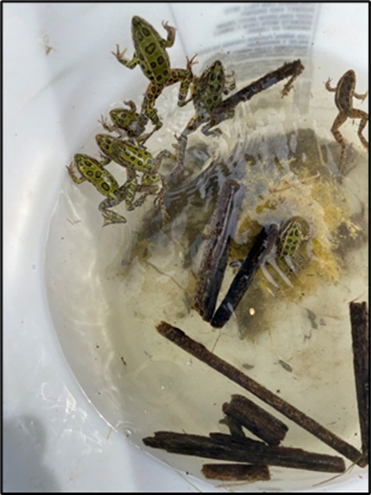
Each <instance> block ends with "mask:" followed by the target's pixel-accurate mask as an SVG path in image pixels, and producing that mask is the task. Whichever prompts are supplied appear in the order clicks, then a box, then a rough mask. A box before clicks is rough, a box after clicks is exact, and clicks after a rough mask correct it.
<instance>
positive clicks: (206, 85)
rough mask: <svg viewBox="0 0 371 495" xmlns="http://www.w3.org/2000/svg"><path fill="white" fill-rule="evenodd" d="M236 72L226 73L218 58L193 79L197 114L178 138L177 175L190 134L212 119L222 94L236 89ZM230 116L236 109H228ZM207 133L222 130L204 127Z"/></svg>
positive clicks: (194, 103)
mask: <svg viewBox="0 0 371 495" xmlns="http://www.w3.org/2000/svg"><path fill="white" fill-rule="evenodd" d="M235 87H236V83H235V77H234V73H233V72H232V73H231V74H226V73H225V70H224V67H223V64H222V63H221V62H220V60H216V61H215V62H214V63H213V64H212V65H211V66H210V67H208V68H207V69H206V70H204V72H203V73H202V74H201V76H200V77H196V76H193V81H192V87H191V92H192V101H193V105H194V108H195V111H196V113H195V115H194V116H193V117H192V118H191V120H190V121H189V122H188V124H187V126H186V128H185V129H184V131H183V132H182V133H181V135H180V136H179V137H178V138H177V139H178V145H177V148H178V159H177V161H178V165H177V167H176V168H175V169H174V171H173V172H172V173H173V174H174V175H177V174H178V173H179V172H180V170H181V169H182V168H183V164H184V155H185V149H186V146H187V140H188V136H189V134H191V133H192V132H194V131H196V130H197V129H198V128H199V127H200V126H201V125H202V124H205V123H207V122H209V121H210V119H211V118H212V115H213V110H214V108H215V107H217V106H218V105H219V104H220V103H221V101H222V95H223V94H225V95H226V94H228V93H229V92H230V91H232V90H233V89H235ZM228 116H229V117H233V116H234V109H231V110H229V111H228ZM202 132H203V133H204V134H205V135H209V134H220V130H219V129H216V130H214V131H210V130H209V129H208V128H206V129H203V130H202Z"/></svg>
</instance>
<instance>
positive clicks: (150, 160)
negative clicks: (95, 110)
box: [95, 134, 176, 218]
mask: <svg viewBox="0 0 371 495" xmlns="http://www.w3.org/2000/svg"><path fill="white" fill-rule="evenodd" d="M95 139H96V142H97V144H98V146H99V148H100V150H101V151H102V152H103V154H104V156H105V157H106V159H105V160H104V162H103V163H104V165H106V164H108V163H109V162H110V161H111V160H113V161H114V162H116V163H118V164H119V165H121V166H122V167H125V168H126V169H127V171H128V173H130V172H133V171H134V172H142V173H143V176H142V180H141V183H140V184H138V181H137V178H136V176H134V177H130V178H128V181H129V182H130V181H131V183H132V184H135V190H136V191H141V192H144V196H145V197H146V196H148V195H149V194H156V193H158V194H157V196H156V199H155V201H156V202H159V204H160V206H161V210H162V214H163V217H164V218H167V213H166V210H165V206H164V202H163V197H164V194H165V191H166V181H165V178H164V177H163V175H161V174H160V173H159V172H158V170H159V168H160V165H161V163H162V161H163V159H164V158H171V159H173V160H175V158H176V157H175V156H174V155H173V154H172V153H170V152H169V151H167V150H163V151H161V152H160V153H159V154H158V155H157V156H156V157H153V156H152V155H151V153H149V151H147V150H146V149H144V148H143V147H140V146H137V145H135V144H133V143H132V142H130V141H123V140H120V139H117V138H114V137H112V136H109V135H108V134H98V135H97V136H96V137H95ZM160 184H161V189H160V191H159V192H158V187H157V186H158V185H160ZM155 186H156V187H155Z"/></svg>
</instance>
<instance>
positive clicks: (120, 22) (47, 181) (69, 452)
mask: <svg viewBox="0 0 371 495" xmlns="http://www.w3.org/2000/svg"><path fill="white" fill-rule="evenodd" d="M229 5H234V4H229ZM224 8H225V4H183V5H176V4H165V3H163V4H162V3H153V4H151V3H149V4H134V3H133V4H130V3H126V4H125V3H124V4H111V3H109V4H104V3H95V4H69V3H67V4H56V3H54V4H47V3H46V4H22V5H17V4H5V6H4V70H5V77H4V117H5V119H4V124H5V126H4V193H5V198H4V199H5V202H4V206H5V224H4V234H5V237H4V241H5V242H4V276H5V285H4V289H5V291H4V292H5V295H4V301H5V305H4V346H5V355H4V371H5V376H4V400H5V408H4V453H5V458H4V468H5V471H4V475H5V478H4V489H5V491H24V492H34V491H52V492H53V491H55V492H58V491H64V492H69V491H70V492H75V491H103V492H107V491H139V492H140V491H158V492H163V491H165V492H177V491H198V490H197V489H196V486H197V487H198V489H199V490H201V491H205V492H208V491H214V490H213V488H212V487H211V486H210V485H208V484H206V483H204V484H203V483H201V482H199V481H195V480H193V479H192V480H187V478H186V476H184V475H180V474H178V473H177V472H175V471H174V470H172V469H170V468H167V467H166V466H164V465H162V464H160V463H159V462H158V461H156V460H154V459H152V458H151V457H150V456H148V455H147V454H144V453H142V452H141V451H139V450H138V449H137V448H135V447H134V446H133V445H131V444H130V442H129V441H128V440H126V439H124V438H122V437H121V436H119V435H118V434H116V433H115V432H113V431H112V430H111V429H110V428H109V426H108V425H107V424H106V422H105V421H104V420H103V419H102V418H100V417H99V415H98V414H97V412H96V410H95V409H94V408H93V407H92V406H91V404H90V403H89V401H88V399H87V398H86V396H85V395H84V394H83V392H82V391H81V389H80V388H79V385H78V384H77V382H76V380H75V378H74V376H73V375H72V373H71V372H70V370H69V368H68V365H67V363H66V361H65V358H64V356H63V354H62V352H61V350H60V347H59V344H58V340H57V338H56V335H55V333H54V330H53V325H52V321H51V318H50V315H49V310H48V306H47V302H46V294H45V287H44V274H43V261H44V250H45V240H46V236H47V229H48V223H49V220H50V217H51V215H52V212H53V208H54V205H55V202H56V198H57V196H58V193H59V191H60V188H61V183H62V180H64V178H65V174H66V170H65V167H64V166H65V165H66V164H68V163H69V161H70V159H71V156H72V155H73V153H74V152H75V150H76V149H78V148H79V146H81V144H82V143H84V139H85V136H86V134H87V132H88V131H89V129H88V130H87V126H90V125H91V126H93V125H95V122H96V119H97V116H99V115H100V113H105V112H106V109H107V108H108V107H109V105H110V103H111V102H112V100H115V98H116V96H117V94H118V88H120V85H122V93H124V89H125V88H124V84H127V85H131V84H134V82H135V81H136V79H137V74H135V72H134V71H129V70H127V71H125V70H124V69H123V68H122V67H121V66H119V64H117V63H115V60H114V57H113V56H112V55H111V53H110V51H111V50H112V49H114V47H115V43H120V45H121V47H125V46H127V47H128V49H129V53H130V54H131V50H132V48H131V47H132V43H131V39H130V21H131V17H132V16H133V15H135V14H138V15H141V16H143V17H145V18H146V19H148V20H149V21H150V22H151V23H152V24H154V25H156V26H159V25H160V23H161V21H162V20H164V19H167V20H169V21H170V24H171V25H172V24H173V22H174V19H175V20H176V21H179V22H178V24H177V23H175V25H176V26H177V27H178V29H179V33H178V34H179V37H178V39H177V42H176V43H175V46H174V47H173V48H172V49H171V57H172V58H174V60H175V61H176V62H177V63H178V62H179V64H180V63H183V62H184V52H183V48H182V44H181V41H183V43H185V45H186V46H187V54H188V55H190V54H192V53H193V52H197V51H198V50H202V47H205V45H207V43H208V41H209V40H208V38H207V37H206V39H205V32H207V29H208V28H207V26H206V24H205V23H206V21H207V25H208V26H210V25H212V23H213V22H215V20H217V19H218V18H220V15H222V12H223V9H224ZM367 9H368V6H367V4H359V3H345V4H324V5H322V6H321V9H320V12H319V18H318V23H317V27H316V35H315V38H314V48H316V49H320V50H322V51H323V52H325V53H326V55H331V54H334V56H336V57H337V58H340V59H343V60H344V61H346V62H348V66H349V67H348V66H346V67H345V69H348V68H350V67H355V68H356V67H362V68H366V67H367V60H368V53H367V48H368V45H367V41H368V40H367V36H368V11H367ZM124 74H125V77H124ZM120 91H121V89H120ZM123 96H124V94H123ZM77 249H78V247H77ZM367 484H368V480H367V477H366V476H364V477H363V478H359V477H355V478H354V479H353V480H352V482H351V483H347V484H346V485H344V486H338V487H337V488H336V489H334V488H331V492H334V491H338V492H348V491H354V492H366V491H367ZM319 488H320V487H319ZM327 490H328V489H326V488H325V487H322V491H327Z"/></svg>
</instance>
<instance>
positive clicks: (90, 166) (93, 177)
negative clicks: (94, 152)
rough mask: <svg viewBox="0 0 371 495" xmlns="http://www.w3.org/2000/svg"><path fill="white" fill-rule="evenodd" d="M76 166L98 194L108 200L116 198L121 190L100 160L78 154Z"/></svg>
mask: <svg viewBox="0 0 371 495" xmlns="http://www.w3.org/2000/svg"><path fill="white" fill-rule="evenodd" d="M75 165H76V167H77V170H78V171H79V172H80V174H81V175H82V176H83V177H85V178H86V179H87V180H88V181H89V182H90V183H91V184H92V185H93V186H94V187H95V188H96V189H97V191H98V192H100V193H101V194H103V195H104V196H106V197H107V198H114V197H115V196H116V192H117V189H118V188H119V185H118V182H117V181H116V179H115V178H114V176H113V175H112V174H110V173H109V172H108V170H106V169H105V168H103V167H102V166H101V164H100V163H99V162H98V160H95V159H94V158H91V157H90V156H88V155H83V154H76V155H75Z"/></svg>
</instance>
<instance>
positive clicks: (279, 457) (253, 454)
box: [143, 431, 345, 473]
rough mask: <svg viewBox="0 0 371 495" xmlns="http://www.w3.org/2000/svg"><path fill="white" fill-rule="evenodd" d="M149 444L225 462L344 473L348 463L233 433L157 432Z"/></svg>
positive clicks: (338, 458)
mask: <svg viewBox="0 0 371 495" xmlns="http://www.w3.org/2000/svg"><path fill="white" fill-rule="evenodd" d="M143 443H144V444H145V445H147V446H148V447H153V448H157V449H163V450H166V451H167V452H171V453H173V454H183V455H191V456H197V457H205V458H210V459H219V460H223V461H233V462H248V463H251V464H263V465H264V464H266V465H269V466H282V467H289V468H295V469H306V470H310V471H325V472H327V473H342V472H344V471H345V464H344V460H343V458H342V457H335V456H331V455H325V454H317V453H314V452H307V451H305V450H302V449H294V448H290V447H277V446H274V445H265V444H264V443H262V442H257V441H255V440H250V439H248V438H238V439H237V438H235V437H232V436H230V435H222V434H219V436H215V437H214V436H213V437H211V438H209V437H205V436H202V435H191V434H188V433H175V432H172V431H156V432H155V436H154V437H147V438H143Z"/></svg>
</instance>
